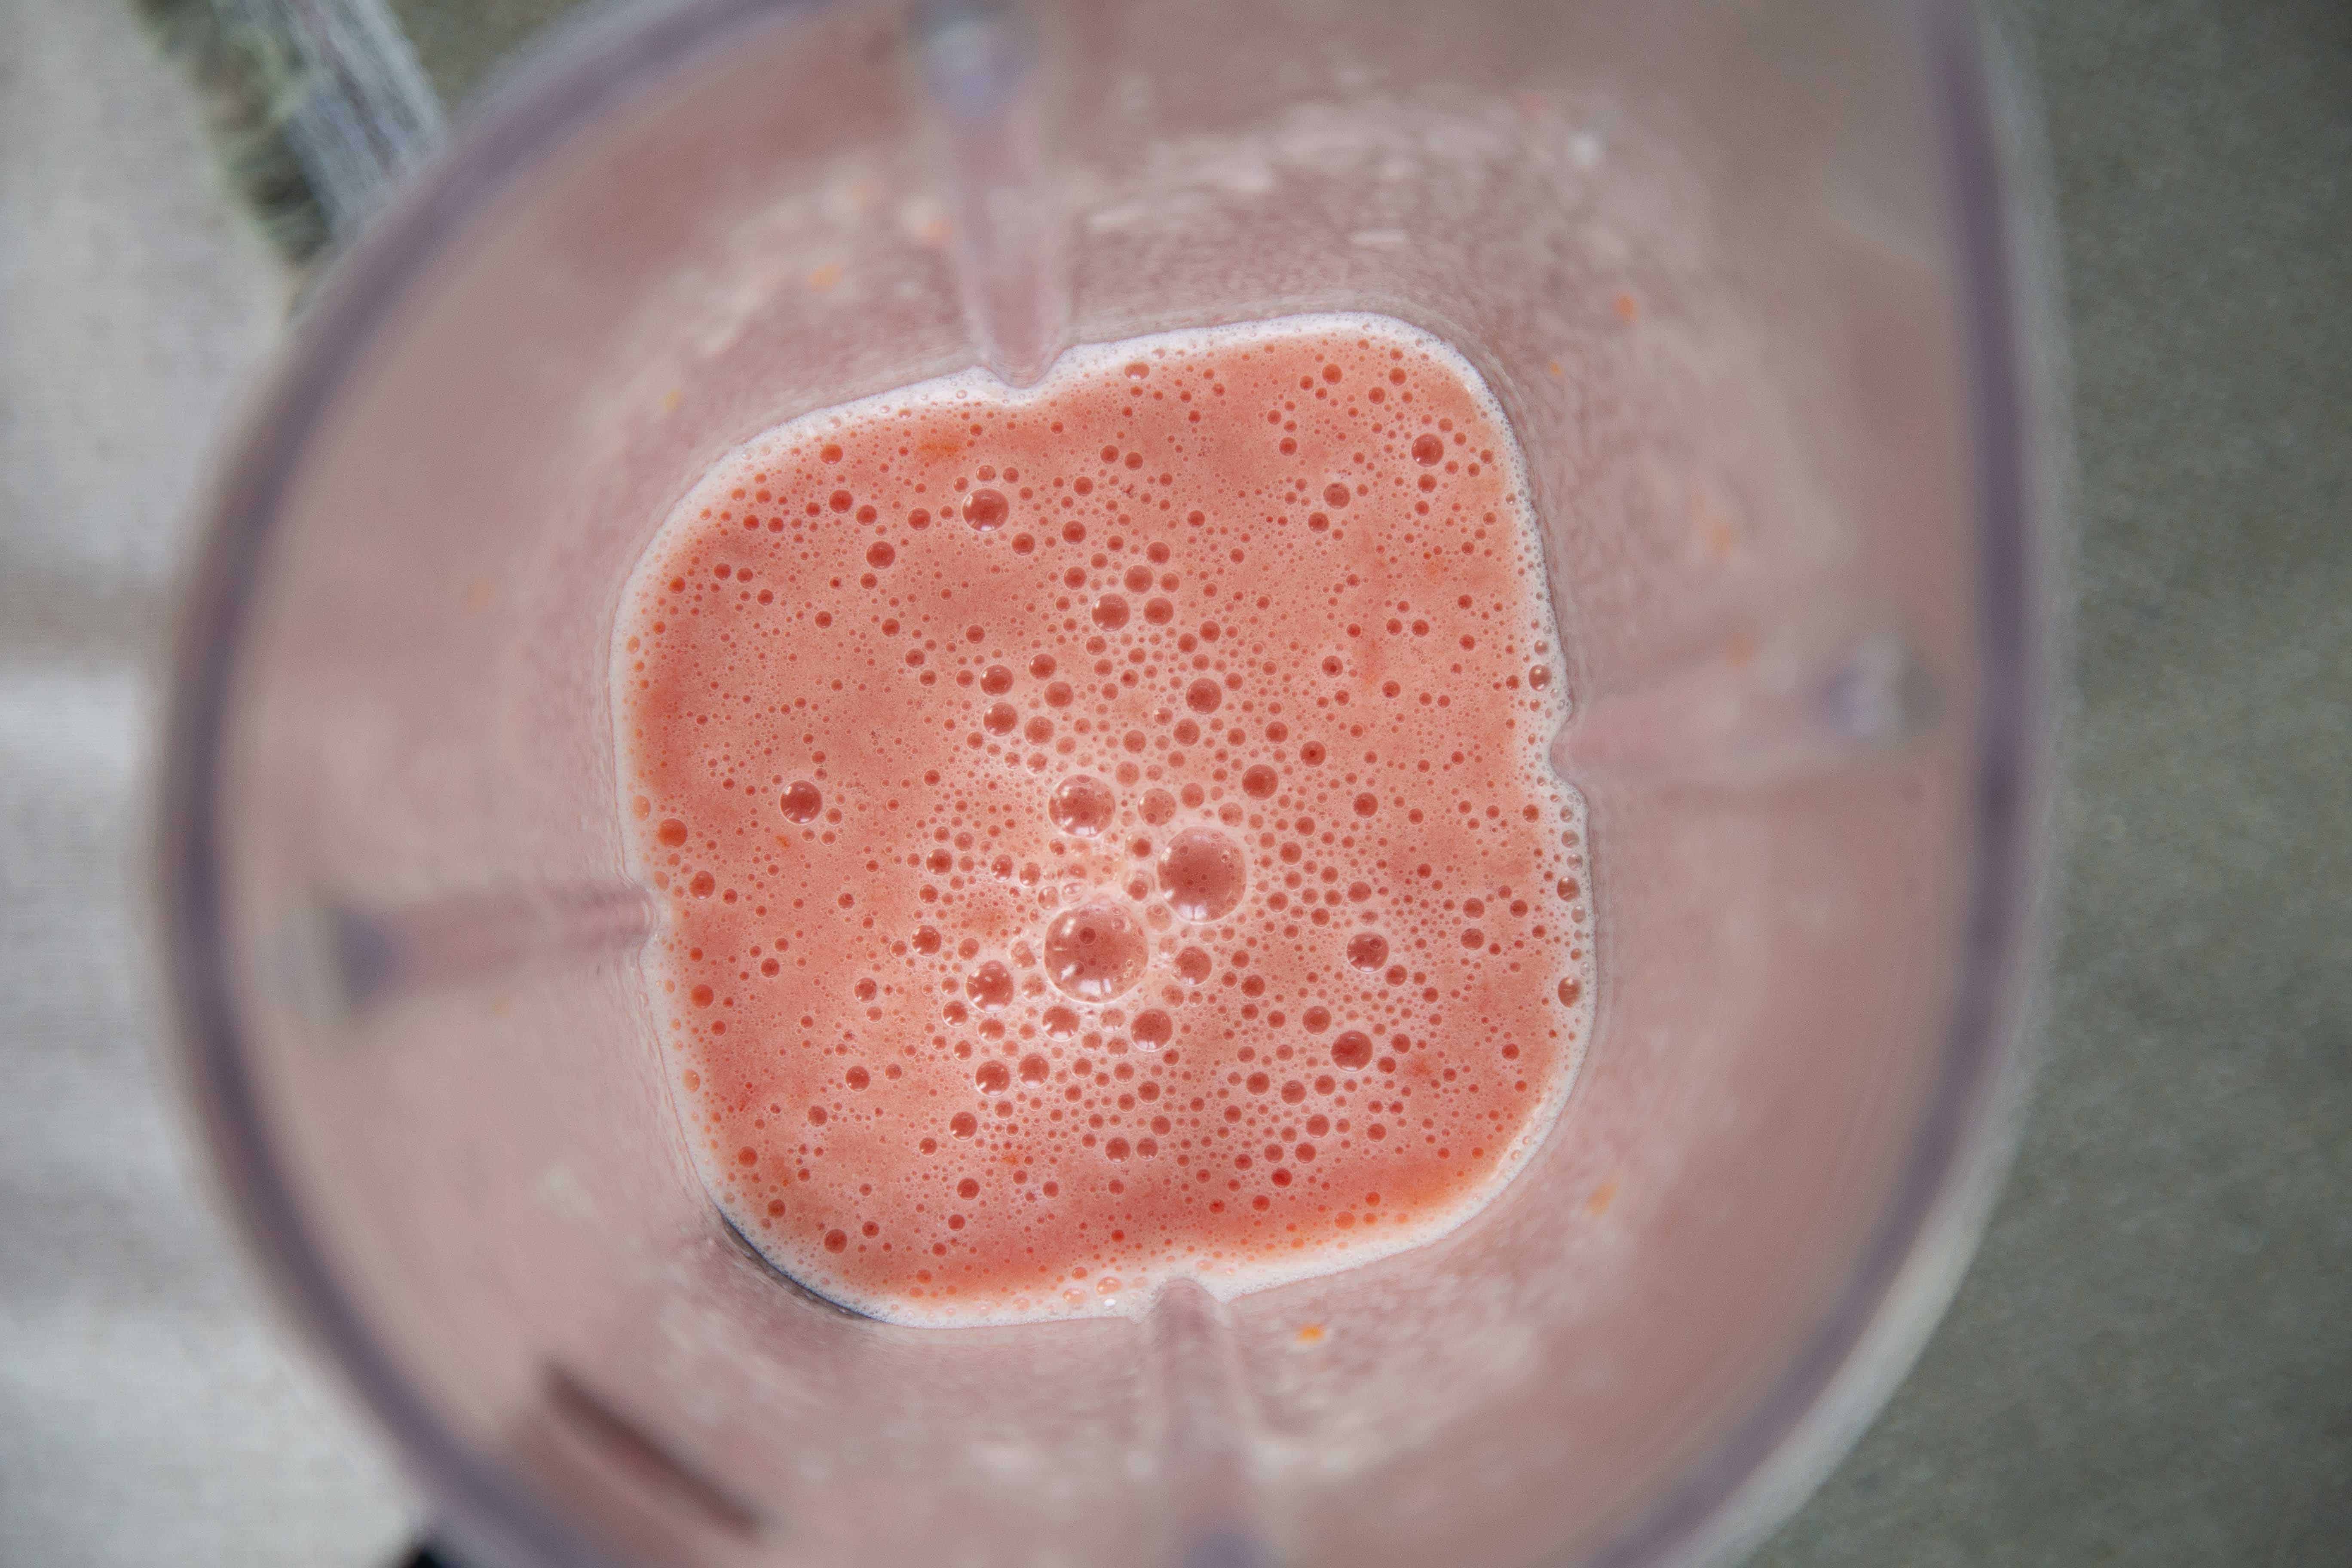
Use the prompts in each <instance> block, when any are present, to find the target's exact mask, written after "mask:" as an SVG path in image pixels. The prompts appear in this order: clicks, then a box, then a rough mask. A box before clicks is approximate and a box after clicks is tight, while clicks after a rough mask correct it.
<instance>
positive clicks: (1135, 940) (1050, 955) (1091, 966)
mask: <svg viewBox="0 0 2352 1568" xmlns="http://www.w3.org/2000/svg"><path fill="white" fill-rule="evenodd" d="M1044 946H1045V974H1046V977H1047V978H1048V979H1050V980H1052V981H1053V983H1054V984H1055V986H1056V987H1057V988H1059V989H1060V991H1061V992H1062V994H1064V995H1066V996H1070V997H1074V998H1076V1000H1078V1001H1081V1002H1108V1001H1109V1000H1110V999H1111V998H1112V997H1114V996H1119V995H1124V994H1126V993H1127V992H1128V991H1129V990H1130V989H1132V988H1133V986H1134V984H1135V983H1136V982H1137V981H1139V980H1140V979H1142V978H1143V971H1144V966H1145V964H1146V963H1148V962H1149V961H1150V957H1151V943H1150V939H1149V938H1147V937H1146V936H1145V935H1144V933H1143V922H1142V921H1139V920H1137V919H1136V918H1135V916H1134V915H1132V914H1130V913H1129V912H1128V910H1127V909H1126V908H1125V907H1124V906H1122V905H1119V904H1114V903H1110V902H1108V901H1104V900H1097V901H1094V902H1091V903H1086V904H1081V905H1079V906H1078V907H1077V908H1076V909H1074V910H1066V911H1064V912H1063V913H1062V914H1060V915H1057V916H1055V919H1054V921H1053V922H1052V923H1051V924H1049V925H1048V926H1046V928H1045V943H1044Z"/></svg>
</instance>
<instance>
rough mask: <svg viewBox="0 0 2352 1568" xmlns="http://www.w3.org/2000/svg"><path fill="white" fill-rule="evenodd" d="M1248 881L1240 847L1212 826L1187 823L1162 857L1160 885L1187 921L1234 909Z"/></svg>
mask: <svg viewBox="0 0 2352 1568" xmlns="http://www.w3.org/2000/svg"><path fill="white" fill-rule="evenodd" d="M1247 882H1248V872H1247V869H1246V863H1245V862H1244V859H1243V857H1242V851H1241V847H1240V846H1239V845H1236V844H1235V843H1234V841H1233V840H1232V839H1231V838H1228V837H1225V836H1224V835H1223V834H1222V833H1219V832H1218V831H1216V830H1215V829H1214V828H1210V827H1188V828H1186V829H1184V831H1182V832H1181V833H1179V834H1177V835H1176V836H1175V837H1173V838H1171V839H1170V840H1169V842H1168V847H1167V848H1166V849H1165V850H1163V851H1162V852H1161V854H1160V891H1161V892H1163V893H1165V894H1166V895H1167V898H1168V904H1169V907H1170V908H1171V909H1172V910H1175V911H1176V912H1177V913H1178V914H1179V915H1181V916H1182V917H1183V918H1184V919H1186V920H1188V921H1213V920H1218V919H1221V918H1223V916H1225V915H1227V914H1230V913H1232V912H1233V910H1234V906H1235V905H1237V904H1239V903H1240V902H1241V901H1242V892H1243V889H1244V887H1245V886H1246V885H1247Z"/></svg>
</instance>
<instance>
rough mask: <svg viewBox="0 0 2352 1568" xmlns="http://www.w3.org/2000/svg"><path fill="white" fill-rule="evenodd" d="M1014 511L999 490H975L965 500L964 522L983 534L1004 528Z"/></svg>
mask: <svg viewBox="0 0 2352 1568" xmlns="http://www.w3.org/2000/svg"><path fill="white" fill-rule="evenodd" d="M1012 510H1013V509H1012V508H1011V507H1010V506H1008V505H1006V504H1005V500H1004V497H1003V493H1002V492H1001V491H997V490H974V491H972V492H971V494H970V495H968V496H966V497H964V498H963V520H964V521H966V522H968V523H970V524H971V525H972V527H974V528H976V529H978V530H980V531H982V533H989V532H993V531H995V530H997V529H1000V528H1003V526H1004V520H1005V519H1006V518H1007V517H1009V516H1011V515H1012Z"/></svg>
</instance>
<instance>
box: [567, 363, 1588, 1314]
mask: <svg viewBox="0 0 2352 1568" xmlns="http://www.w3.org/2000/svg"><path fill="white" fill-rule="evenodd" d="M614 701H615V711H616V714H617V721H618V722H617V730H618V733H619V738H620V772H621V798H622V802H623V816H624V821H625V825H626V833H627V846H628V854H629V858H630V862H631V866H632V868H633V870H634V871H635V874H636V875H638V876H639V877H641V878H643V879H645V880H646V881H647V882H648V883H650V884H651V885H652V886H653V887H655V888H656V889H658V890H659V893H660V895H661V897H662V898H663V900H665V903H666V906H667V923H666V925H665V927H664V929H663V931H662V933H661V934H660V935H659V936H658V937H657V938H656V941H655V942H654V943H653V945H652V946H651V948H650V949H649V951H648V955H647V958H646V984H647V989H648V993H649V995H650V999H651V1003H652V1008H653V1014H654V1016H655V1017H656V1020H657V1022H658V1026H659V1028H660V1030H661V1034H662V1049H663V1050H664V1052H665V1053H666V1056H667V1060H668V1062H669V1071H670V1078H671V1081H672V1082H673V1083H674V1084H676V1085H677V1090H678V1103H679V1106H680V1108H681V1110H682V1113H683V1115H684V1117H685V1120H686V1122H687V1125H688V1132H689V1135H690V1138H691V1140H692V1142H693V1144H694V1148H695V1152H696V1154H697V1156H698V1159H699V1160H700V1162H701V1165H702V1169H703V1172H704V1174H705V1177H706V1179H707V1181H708V1182H709V1187H710V1190H711V1192H712V1194H714V1196H715V1197H716V1198H717V1200H718V1202H719V1205H721V1207H722V1208H723V1209H724V1210H725V1211H726V1212H727V1213H728V1215H730V1216H731V1217H732V1219H733V1220H734V1222H735V1223H736V1225H737V1226H739V1227H740V1229H741V1230H742V1232H743V1233H744V1234H745V1235H746V1236H747V1237H751V1240H752V1241H753V1242H754V1243H755V1244H756V1245H757V1246H759V1247H761V1249H763V1250H764V1251H765V1252H766V1253H767V1254H768V1255H769V1256H770V1257H771V1258H772V1259H773V1260H774V1261H775V1262H776V1264H777V1265H778V1266H779V1267H780V1268H782V1269H784V1270H785V1271H786V1272H787V1273H789V1274H791V1275H793V1277H794V1278H796V1279H801V1280H803V1281H804V1282H805V1283H807V1284H808V1285H809V1286H810V1287H811V1288H813V1289H816V1290H818V1291H819V1292H821V1293H823V1294H824V1295H826V1296H829V1297H832V1298H834V1299H835V1300H840V1301H842V1302H844V1303H846V1304H848V1305H851V1306H855V1307H856V1308H859V1309H861V1310H866V1311H868V1312H871V1313H874V1314H876V1315H877V1316H880V1317H884V1318H888V1319H892V1320H895V1321H903V1322H911V1323H949V1322H953V1323H975V1322H1003V1321H1024V1320H1032V1319H1038V1318H1052V1317H1066V1316H1071V1315H1076V1314H1081V1313H1098V1312H1101V1311H1105V1310H1135V1309H1136V1308H1138V1307H1139V1306H1140V1305H1141V1304H1142V1303H1143V1302H1144V1301H1146V1300H1148V1299H1149V1297H1150V1293H1151V1291H1152V1289H1154V1288H1155V1287H1156V1286H1157V1285H1158V1284H1159V1283H1160V1282H1163V1281H1165V1280H1167V1279H1171V1278H1174V1277H1178V1276H1185V1275H1189V1276H1192V1277H1195V1278H1198V1279H1201V1280H1202V1282H1203V1283H1205V1284H1206V1285H1208V1286H1209V1288H1210V1289H1213V1290H1215V1291H1217V1292H1218V1293H1220V1294H1230V1293H1232V1292H1234V1291H1237V1290H1242V1289H1255V1288H1257V1287H1260V1286H1264V1285H1270V1284H1275V1283H1278V1282H1281V1281H1284V1280H1287V1279H1297V1278H1300V1277H1303V1276H1306V1275H1310V1274H1317V1273H1322V1272H1327V1271H1328V1270H1331V1269H1334V1268H1341V1267H1346V1266H1349V1265H1352V1264H1355V1263H1359V1262H1362V1261H1365V1260H1368V1259H1370V1258H1376V1257H1379V1256H1381V1255H1383V1254H1387V1253H1391V1252H1394V1251H1397V1250H1399V1249H1401V1248H1402V1247H1410V1246H1412V1245H1415V1244H1417V1243H1420V1242H1423V1241H1426V1240H1428V1239H1429V1238H1430V1237H1433V1236H1435V1235H1437V1234H1439V1233H1441V1232H1443V1231H1444V1230H1446V1229H1448V1228H1450V1227H1452V1226H1455V1225H1458V1224H1459V1223H1460V1222H1461V1221H1462V1220H1463V1219H1464V1218H1465V1217H1466V1216H1467V1215H1470V1214H1472V1213H1474V1212H1475V1210H1476V1209H1477V1208H1478V1207H1479V1206H1480V1205H1483V1204H1484V1203H1486V1201H1487V1200H1488V1199H1489V1198H1490V1197H1492V1196H1493V1194H1495V1193H1496V1190H1497V1189H1498V1188H1499V1187H1500V1186H1501V1185H1502V1184H1504V1183H1505V1182H1507V1180H1508V1179H1509V1178H1510V1176H1511V1175H1512V1173H1514V1172H1515V1171H1516V1170H1517V1167H1518V1166H1519V1165H1520V1164H1521V1163H1522V1162H1523V1161H1524V1160H1525V1158H1526V1157H1527V1155H1528V1153H1529V1152H1531V1150H1532V1148H1533V1147H1534V1145H1535V1144H1536V1143H1537V1142H1538V1141H1539V1140H1540V1139H1541V1137H1542V1136H1543V1134H1544V1132H1545V1131H1546V1130H1547V1129H1548V1128H1549V1125H1550V1124H1551V1122H1552V1121H1553V1120H1554V1118H1555V1116H1556V1114H1557V1112H1558V1110H1559V1105H1560V1103H1561V1100H1562V1099H1563V1098H1564V1097H1565V1095H1566V1094H1567V1092H1568V1089H1569V1085H1570V1079H1572V1077H1573V1075H1574V1071H1575V1068H1576V1064H1577V1061H1578V1058H1579V1056H1580V1051H1581V1048H1582V1045H1583V1042H1584V1039H1585V1037H1586V1035H1587V1033H1588V1031H1589V1028H1590V1023H1591V940H1590V935H1589V932H1590V929H1591V922H1590V914H1589V905H1588V902H1587V895H1586V893H1585V890H1584V886H1583V883H1584V863H1583V858H1582V855H1583V837H1582V827H1583V823H1582V808H1581V805H1580V802H1579V801H1578V799H1577V797H1576V796H1575V795H1574V794H1573V793H1572V792H1570V791H1569V790H1567V789H1566V788H1565V787H1564V786H1562V785H1561V784H1559V781H1558V780H1557V779H1556V778H1555V777H1553V776H1552V774H1551V773H1549V770H1548V768H1547V766H1546V763H1545V748H1546V745H1547V743H1548V742H1549V738H1550V737H1551V735H1552V734H1553V732H1554V731H1556V730H1557V729H1558V728H1559V724H1560V721H1561V720H1562V719H1563V718H1564V716H1565V711H1566V710H1565V706H1564V696H1563V692H1562V669H1561V667H1560V663H1559V651H1558V637H1557V635H1556V633H1555V631H1554V628H1553V625H1552V616H1551V608H1550V602H1549V595H1547V593H1546V591H1545V586H1544V574H1543V564H1542V559H1541V554H1540V551H1539V547H1538V540H1537V534H1536V530H1535V525H1534V522H1533V520H1532V518H1531V516H1530V513H1529V510H1528V497H1527V493H1526V484H1525V479H1524V476H1523V473H1522V470H1521V468H1520V464H1519V462H1518V459H1517V453H1516V450H1515V448H1514V447H1513V444H1512V437H1511V434H1510V431H1509V430H1508V429H1507V427H1506V426H1505V425H1504V423H1503V420H1502V418H1501V416H1500V414H1499V412H1498V410H1497V409H1496V405H1495V404H1494V402H1493V400H1492V399H1491V398H1490V397H1489V396H1488V395H1487V394H1486V390H1485V388H1484V387H1483V386H1482V385H1481V384H1479V382H1478V380H1477V377H1476V375H1475V373H1473V372H1472V370H1471V369H1470V367H1469V366H1468V365H1467V364H1466V363H1464V362H1463V361H1462V360H1461V359H1460V358H1459V357H1457V356H1456V355H1454V353H1452V352H1451V351H1449V350H1448V349H1447V348H1445V347H1444V345H1443V344H1442V343H1440V342H1438V341H1436V340H1435V339H1433V338H1431V337H1429V336H1427V335H1426V334H1424V333H1422V332H1419V331H1415V330H1413V329H1411V328H1408V327H1405V326H1403V325H1402V324H1401V323H1399V322H1395V321H1388V320H1385V319H1382V318H1377V317H1340V316H1299V317H1291V318H1286V319H1282V320H1277V321H1266V322H1262V323H1257V324H1254V325H1249V326H1239V327H1226V328H1218V329H1214V330H1210V331H1192V332H1179V333H1171V334H1168V335H1164V336H1159V337H1150V338H1139V339H1134V340H1130V341H1129V342H1120V343H1113V344H1108V345H1100V346H1094V347H1088V348H1084V349H1079V350H1075V351H1073V352H1072V353H1068V354H1066V355H1065V356H1064V358H1063V359H1062V361H1061V363H1059V364H1058V365H1057V366H1056V367H1055V370H1054V372H1053V373H1052V374H1051V375H1050V376H1049V377H1048V378H1047V380H1046V381H1045V383H1044V384H1042V385H1040V386H1038V387H1036V388H1034V389H1033V390H1030V391H1026V392H1013V391H1009V390H1007V389H1005V388H1004V387H1003V386H1002V385H1000V384H997V383H996V382H994V381H993V380H992V379H990V378H988V377H986V376H985V375H983V374H979V373H971V374H965V375H961V376H955V377H950V378H947V379H945V380H942V381H938V382H932V383H927V384H922V385H919V386H914V387H909V388H907V389H904V390H902V391H898V392H894V393H890V394H887V395H883V396H880V397H876V398H872V399H868V400H866V401H865V402H862V403H857V404H853V405H847V406H845V407H840V408H835V409H830V410H826V411H824V412H822V413H818V414H814V415H810V416H806V417H804V418H802V419H798V420H795V421H793V423H792V424H789V425H786V426H782V427H781V428H779V429H776V430H773V431H771V432H769V433H768V434H767V435H764V436H761V437H759V438H757V439H756V440H754V441H752V442H751V443H750V444H749V445H748V446H746V447H743V448H741V449H740V450H739V451H737V452H736V453H734V454H732V455H731V456H730V457H728V458H726V459H724V460H723V461H722V462H720V463H719V466H718V467H717V468H714V469H713V470H712V471H711V472H710V473H709V475H708V476H707V477H705V478H704V479H702V480H701V482H700V483H698V485H696V486H695V488H694V489H693V490H692V491H691V492H690V493H689V494H688V496H687V497H686V498H685V500H682V501H681V502H680V503H679V504H678V506H677V510H676V511H675V512H674V513H673V514H672V515H671V516H670V518H669V519H668V520H667V522H666V523H665V524H664V525H663V527H662V529H661V531H660V532H659V533H658V534H657V535H656V538H655V540H654V542H653V543H652V545H651V546H650V547H649V548H648V550H647V551H646V556H645V559H644V561H643V562H642V563H640V565H639V566H638V568H637V571H636V573H635V575H634V576H633V577H632V578H631V580H630V583H629V584H628V587H627V589H626V591H625V595H624V599H623V604H622V609H621V615H620V621H619V625H618V627H617V628H616V632H615V636H614Z"/></svg>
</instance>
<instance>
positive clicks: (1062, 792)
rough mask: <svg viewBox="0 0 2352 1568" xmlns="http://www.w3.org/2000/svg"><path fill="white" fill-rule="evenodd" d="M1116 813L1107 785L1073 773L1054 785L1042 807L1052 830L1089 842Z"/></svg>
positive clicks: (1084, 775)
mask: <svg viewBox="0 0 2352 1568" xmlns="http://www.w3.org/2000/svg"><path fill="white" fill-rule="evenodd" d="M1033 722H1034V721H1033ZM1045 811H1046V815H1047V816H1051V817H1052V818H1053V819H1054V826H1056V827H1058V828H1060V829H1061V830H1062V831H1063V832H1065V833H1067V834H1069V835H1071V836H1072V837H1076V838H1092V837H1095V836H1096V835H1097V834H1099V833H1100V832H1102V830H1103V829H1104V828H1106V827H1108V826H1110V821H1111V817H1112V816H1114V815H1116V813H1117V811H1118V795H1114V794H1113V793H1112V792H1111V787H1110V785H1108V784H1105V783H1103V782H1102V780H1100V779H1098V778H1092V777H1089V776H1088V775H1087V774H1085V773H1073V774H1071V775H1070V776H1069V777H1068V778H1066V779H1064V780H1063V781H1062V782H1061V783H1060V784H1056V785H1055V788H1054V794H1053V796H1052V798H1051V799H1050V800H1048V801H1047V802H1046V805H1045Z"/></svg>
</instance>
